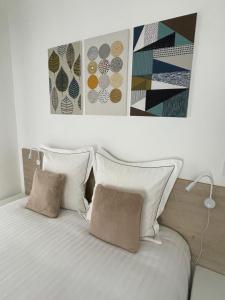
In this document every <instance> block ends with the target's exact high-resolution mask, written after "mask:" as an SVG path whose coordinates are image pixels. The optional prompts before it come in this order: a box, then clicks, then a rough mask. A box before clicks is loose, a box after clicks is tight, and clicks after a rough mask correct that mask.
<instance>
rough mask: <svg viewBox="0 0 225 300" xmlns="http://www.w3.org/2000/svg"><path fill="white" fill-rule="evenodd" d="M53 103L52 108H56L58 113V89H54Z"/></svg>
mask: <svg viewBox="0 0 225 300" xmlns="http://www.w3.org/2000/svg"><path fill="white" fill-rule="evenodd" d="M51 101H52V107H53V108H54V111H55V112H56V110H57V108H58V105H59V98H58V93H57V90H56V88H55V87H54V88H53V90H52V93H51Z"/></svg>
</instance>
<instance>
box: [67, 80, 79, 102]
mask: <svg viewBox="0 0 225 300" xmlns="http://www.w3.org/2000/svg"><path fill="white" fill-rule="evenodd" d="M79 92H80V89H79V84H78V82H77V81H76V79H75V78H74V77H73V79H72V81H71V83H70V85H69V95H70V97H72V98H73V99H76V98H77V96H78V95H79Z"/></svg>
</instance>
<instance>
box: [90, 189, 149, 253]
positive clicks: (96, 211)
mask: <svg viewBox="0 0 225 300" xmlns="http://www.w3.org/2000/svg"><path fill="white" fill-rule="evenodd" d="M142 205H143V199H142V197H141V195H139V194H136V193H130V192H123V191H119V190H117V189H114V188H110V187H104V186H102V185H101V184H99V185H98V186H97V187H96V189H95V194H94V200H93V210H92V215H91V222H90V228H89V231H90V233H91V234H93V235H94V236H96V237H98V238H99V239H101V240H103V241H105V242H108V243H110V244H113V245H116V246H119V247H121V248H123V249H126V250H128V251H130V252H137V251H138V248H139V244H140V238H139V235H140V223H141V210H142Z"/></svg>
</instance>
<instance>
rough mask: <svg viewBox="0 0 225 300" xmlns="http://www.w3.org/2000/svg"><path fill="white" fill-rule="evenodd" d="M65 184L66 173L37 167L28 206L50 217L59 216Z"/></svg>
mask: <svg viewBox="0 0 225 300" xmlns="http://www.w3.org/2000/svg"><path fill="white" fill-rule="evenodd" d="M64 184H65V175H62V174H56V173H53V172H49V171H42V170H40V169H36V171H35V174H34V179H33V185H32V190H31V193H30V196H29V199H28V202H27V205H26V208H29V209H31V210H33V211H35V212H38V213H40V214H43V215H45V216H48V217H50V218H55V217H57V216H58V214H59V210H60V204H61V202H62V196H63V189H64Z"/></svg>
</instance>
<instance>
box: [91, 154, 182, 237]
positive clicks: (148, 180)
mask: <svg viewBox="0 0 225 300" xmlns="http://www.w3.org/2000/svg"><path fill="white" fill-rule="evenodd" d="M182 165H183V161H182V160H181V159H173V158H172V159H162V160H155V161H149V162H125V161H122V160H119V159H117V158H115V157H114V156H112V155H111V154H109V153H108V152H106V151H104V150H103V149H99V150H98V151H97V152H96V155H95V162H94V175H95V181H96V185H95V186H97V185H98V184H102V185H105V186H111V187H116V188H119V189H121V190H124V191H133V192H138V193H140V194H141V195H142V197H143V199H144V204H143V209H142V221H141V230H140V236H141V238H142V239H145V240H154V239H156V241H157V239H158V232H159V224H158V222H157V218H158V217H159V216H160V214H161V213H162V212H163V209H164V207H165V205H166V202H167V199H168V197H169V194H170V192H171V190H172V188H173V186H174V183H175V181H176V179H177V177H178V175H179V173H180V171H181V168H182ZM94 193H95V189H94ZM94 193H93V198H92V199H94ZM91 211H92V204H91V205H90V208H89V210H88V213H87V219H88V220H90V219H91Z"/></svg>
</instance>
